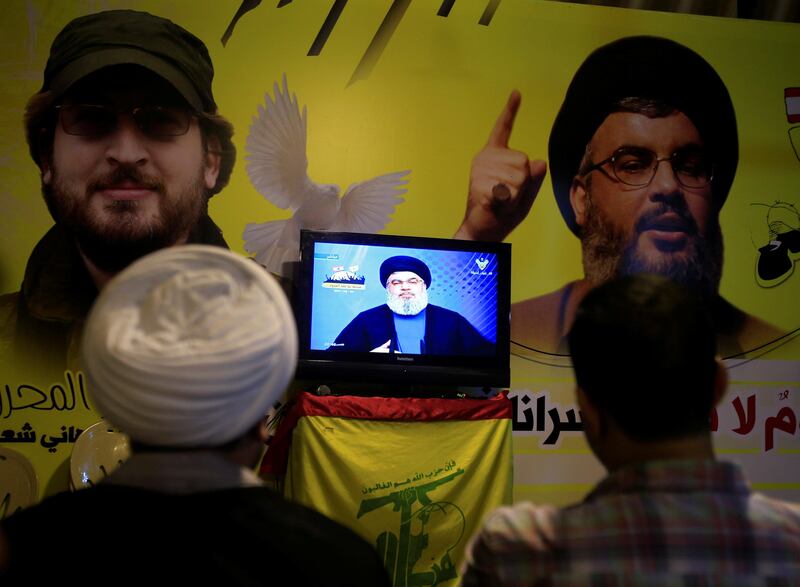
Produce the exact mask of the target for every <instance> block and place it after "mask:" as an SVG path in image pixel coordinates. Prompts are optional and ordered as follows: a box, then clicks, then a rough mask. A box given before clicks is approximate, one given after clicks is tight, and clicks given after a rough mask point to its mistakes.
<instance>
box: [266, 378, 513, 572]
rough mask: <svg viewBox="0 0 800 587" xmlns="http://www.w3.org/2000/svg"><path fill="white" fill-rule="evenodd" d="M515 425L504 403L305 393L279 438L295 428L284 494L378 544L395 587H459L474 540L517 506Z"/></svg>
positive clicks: (502, 400) (500, 400)
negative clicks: (500, 512) (486, 524)
mask: <svg viewBox="0 0 800 587" xmlns="http://www.w3.org/2000/svg"><path fill="white" fill-rule="evenodd" d="M510 418H511V406H510V402H509V400H508V399H507V398H506V397H505V396H504V395H503V396H498V397H497V398H494V399H489V400H470V399H420V398H363V397H331V396H329V397H317V396H313V395H310V394H301V396H300V397H299V399H298V403H297V404H296V405H295V407H294V409H293V413H292V415H291V416H290V417H288V418H287V422H285V423H284V424H283V425H282V427H283V428H284V433H283V434H279V435H276V438H279V437H284V438H285V437H286V433H285V430H286V428H289V427H291V428H292V429H293V433H292V434H291V451H290V452H289V456H288V469H287V476H286V482H285V486H284V489H285V494H286V496H287V497H288V498H290V499H292V500H294V501H298V502H300V503H303V504H305V505H308V506H310V507H312V508H314V509H316V510H318V511H320V512H322V513H323V514H325V515H327V516H328V517H330V518H332V519H334V520H336V521H338V522H340V523H341V524H343V525H345V526H348V527H350V528H352V529H353V530H355V531H356V532H357V533H359V534H360V535H361V536H363V537H364V538H366V539H367V540H368V541H370V542H371V543H372V544H374V545H375V547H376V548H377V549H378V551H379V553H380V554H381V556H382V557H383V559H384V562H385V564H386V568H387V570H388V572H389V575H390V576H391V577H392V579H393V582H394V585H395V587H405V586H406V585H441V584H455V582H456V581H457V578H458V573H457V571H458V568H459V566H460V564H461V559H462V556H463V553H464V548H465V546H466V543H467V541H468V540H469V538H470V536H471V535H472V534H473V533H474V532H475V531H477V529H478V527H479V526H480V524H481V522H482V521H483V519H484V517H485V516H486V515H487V514H488V513H489V512H490V511H491V510H493V509H494V508H496V507H498V506H500V505H502V504H507V503H510V501H511V489H512V459H511V419H510ZM276 448H277V449H278V450H276V451H275V452H274V453H273V456H275V455H276V454H279V453H280V449H279V447H276V446H272V447H271V448H270V452H273V449H276ZM268 454H269V453H268Z"/></svg>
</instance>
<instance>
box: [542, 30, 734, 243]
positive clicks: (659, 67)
mask: <svg viewBox="0 0 800 587" xmlns="http://www.w3.org/2000/svg"><path fill="white" fill-rule="evenodd" d="M632 97H633V98H650V99H654V100H660V101H662V102H665V103H666V104H668V105H670V106H672V107H674V108H676V109H677V110H680V111H681V112H683V113H684V114H686V116H687V117H688V118H689V119H690V120H691V121H692V123H693V124H694V125H695V126H696V127H697V130H698V131H699V132H700V136H701V137H702V138H703V142H704V144H705V146H706V148H708V149H709V152H710V153H711V155H712V157H713V160H714V181H713V183H712V184H711V185H712V189H713V193H714V200H715V203H716V208H717V209H719V208H721V207H722V205H723V204H724V203H725V198H727V197H728V191H729V190H730V187H731V184H732V183H733V176H734V175H735V173H736V165H737V163H738V161H739V140H738V136H737V132H736V115H735V113H734V110H733V103H732V102H731V97H730V95H729V94H728V90H727V88H726V87H725V84H724V83H723V82H722V79H720V77H719V75H718V74H717V72H716V71H714V68H713V67H711V65H709V63H708V62H707V61H706V60H705V59H703V58H702V57H701V56H700V55H698V54H697V53H695V52H694V51H692V50H691V49H689V48H688V47H684V46H683V45H680V44H678V43H676V42H675V41H671V40H669V39H664V38H660V37H648V36H639V37H626V38H623V39H619V40H617V41H614V42H612V43H609V44H607V45H604V46H602V47H600V48H599V49H596V50H595V51H594V52H592V53H591V54H590V55H589V56H588V57H587V58H586V60H585V61H584V62H583V64H582V65H581V66H580V67H579V68H578V71H577V72H576V73H575V77H573V78H572V82H571V83H570V85H569V87H568V88H567V94H566V96H565V97H564V103H563V104H562V105H561V110H560V111H559V112H558V116H556V120H555V122H554V123H553V129H552V130H551V131H550V143H549V145H548V157H549V165H550V175H551V178H552V182H553V193H554V194H555V197H556V201H557V202H558V207H559V210H560V211H561V215H562V216H563V217H564V220H565V221H566V223H567V226H568V227H569V229H570V230H571V231H572V232H574V233H575V234H578V226H577V224H576V223H575V214H574V212H573V211H572V206H571V205H570V201H569V192H570V187H571V185H572V180H573V178H574V177H575V175H576V174H577V173H578V167H579V166H580V162H581V159H582V158H583V155H584V152H585V150H586V145H587V144H588V143H589V141H590V140H591V138H592V136H594V133H595V131H596V130H597V128H598V127H599V126H600V125H601V124H602V123H603V121H604V120H605V119H606V117H607V116H608V115H609V114H611V113H612V112H614V111H616V110H617V108H616V106H615V105H616V103H617V102H619V101H620V100H621V99H623V98H632Z"/></svg>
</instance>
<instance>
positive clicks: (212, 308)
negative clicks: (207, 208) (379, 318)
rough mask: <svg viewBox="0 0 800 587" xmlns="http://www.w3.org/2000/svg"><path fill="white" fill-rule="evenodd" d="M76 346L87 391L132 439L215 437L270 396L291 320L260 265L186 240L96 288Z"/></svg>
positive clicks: (279, 377)
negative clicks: (79, 344) (79, 347)
mask: <svg viewBox="0 0 800 587" xmlns="http://www.w3.org/2000/svg"><path fill="white" fill-rule="evenodd" d="M82 353H83V363H84V370H85V373H86V376H87V380H88V384H89V393H90V395H91V398H92V400H93V401H94V403H95V405H96V406H97V408H98V410H99V411H100V413H101V414H102V415H103V416H104V417H105V418H107V419H108V420H109V421H111V422H112V423H113V424H115V425H116V426H118V427H119V428H120V429H121V430H122V431H124V432H125V433H127V434H128V435H129V436H130V437H131V439H132V440H133V441H134V442H135V443H138V444H141V445H146V446H153V447H170V448H179V449H182V448H207V447H220V446H222V445H224V444H227V443H229V442H230V441H233V440H235V439H237V438H240V437H242V436H243V435H244V434H246V433H247V432H248V431H249V430H251V429H252V428H253V426H255V425H256V424H257V423H258V422H259V421H260V420H261V419H262V418H263V417H264V415H265V414H266V412H267V411H268V410H269V408H270V407H271V406H272V405H273V404H274V403H275V402H276V401H277V400H278V399H279V398H280V397H281V396H282V394H283V392H284V391H285V388H286V386H287V385H288V383H289V381H290V379H291V378H292V375H293V373H294V369H295V366H296V363H297V330H296V327H295V323H294V318H293V315H292V312H291V308H290V306H289V303H288V301H287V300H286V297H285V295H284V294H283V291H282V290H281V287H280V286H279V285H278V283H277V282H276V281H275V280H274V279H273V278H272V277H271V276H270V275H269V274H268V273H267V272H266V271H264V270H263V268H262V267H260V266H259V265H257V264H256V263H254V262H252V261H251V260H249V259H245V258H244V257H241V256H239V255H237V254H235V253H232V252H230V251H227V250H224V249H220V248H218V247H211V246H203V245H186V246H180V247H171V248H167V249H163V250H161V251H158V252H156V253H153V254H151V255H148V256H146V257H143V258H142V259H140V260H139V261H137V262H135V263H134V264H132V265H131V266H129V267H128V268H127V269H126V270H124V271H123V272H122V273H120V274H119V275H117V276H116V277H115V278H114V279H113V280H112V281H110V282H109V283H108V284H107V285H106V287H105V288H103V291H102V292H101V294H100V296H99V297H98V299H97V301H96V302H95V304H94V306H93V307H92V310H91V312H90V314H89V318H88V320H87V323H86V328H85V330H84V338H83V348H82Z"/></svg>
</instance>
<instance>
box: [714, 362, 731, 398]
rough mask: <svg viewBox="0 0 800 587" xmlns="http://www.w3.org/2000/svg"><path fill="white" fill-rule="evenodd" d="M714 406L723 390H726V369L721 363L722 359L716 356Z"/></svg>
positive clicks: (721, 396) (723, 393) (722, 394)
mask: <svg viewBox="0 0 800 587" xmlns="http://www.w3.org/2000/svg"><path fill="white" fill-rule="evenodd" d="M714 363H715V372H714V407H716V406H718V405H719V402H721V401H722V398H723V397H724V396H725V392H726V391H727V390H728V370H727V369H726V368H725V365H723V364H722V360H721V359H720V358H719V357H717V358H715V359H714Z"/></svg>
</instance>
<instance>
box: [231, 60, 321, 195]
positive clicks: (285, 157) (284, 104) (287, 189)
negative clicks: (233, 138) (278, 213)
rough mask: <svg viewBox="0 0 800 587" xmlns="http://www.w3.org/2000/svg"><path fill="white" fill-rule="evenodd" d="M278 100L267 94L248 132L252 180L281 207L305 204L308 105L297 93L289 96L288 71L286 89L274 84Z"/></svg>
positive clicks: (246, 144) (308, 181)
mask: <svg viewBox="0 0 800 587" xmlns="http://www.w3.org/2000/svg"><path fill="white" fill-rule="evenodd" d="M273 90H274V93H275V100H274V101H273V100H272V98H271V97H270V95H269V93H267V94H265V95H264V100H265V104H264V105H263V106H262V105H259V106H258V115H257V116H254V117H253V120H252V122H251V124H250V131H249V133H248V135H247V141H246V143H245V150H246V152H247V156H246V157H245V159H246V160H247V165H246V168H247V175H248V176H249V177H250V182H251V183H252V184H253V187H255V188H256V190H257V191H258V193H260V194H261V195H262V196H264V198H266V199H267V200H268V201H270V202H272V203H273V204H275V205H276V206H278V207H279V208H292V209H293V210H294V209H297V207H299V206H300V204H302V199H303V194H304V193H305V188H306V186H307V185H308V184H309V183H310V181H311V180H310V179H309V178H308V174H307V170H308V159H307V158H306V133H307V129H308V124H307V122H308V121H307V117H306V108H305V106H304V107H303V113H302V114H301V113H300V109H299V107H298V105H297V96H295V95H292V97H291V98H290V97H289V87H288V85H287V83H286V74H284V75H283V89H281V88H279V87H278V83H277V82H276V83H275V84H274V86H273Z"/></svg>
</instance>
